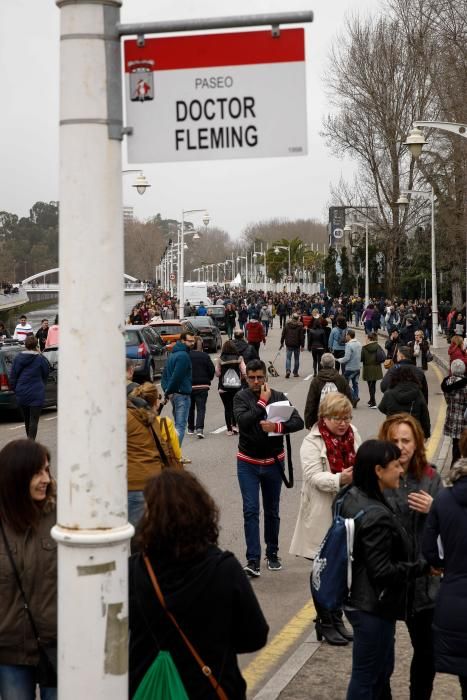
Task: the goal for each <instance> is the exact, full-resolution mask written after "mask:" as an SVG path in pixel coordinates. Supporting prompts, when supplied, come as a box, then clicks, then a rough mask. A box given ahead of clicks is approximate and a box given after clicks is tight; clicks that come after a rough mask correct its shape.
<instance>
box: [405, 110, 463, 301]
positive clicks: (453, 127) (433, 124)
mask: <svg viewBox="0 0 467 700" xmlns="http://www.w3.org/2000/svg"><path fill="white" fill-rule="evenodd" d="M420 127H426V128H428V129H439V130H440V131H447V132H449V133H451V134H457V135H458V136H462V137H463V138H464V139H465V138H467V124H459V123H458V122H438V121H414V122H413V124H412V129H411V130H410V132H409V135H408V137H407V141H406V142H405V145H406V146H407V147H408V149H409V150H410V152H411V154H412V157H413V158H414V159H415V160H417V159H418V158H419V157H420V155H421V153H422V150H423V146H424V145H425V143H426V141H425V140H424V138H423V134H422V132H421V131H420ZM420 136H421V138H420ZM432 189H433V187H432ZM432 230H433V228H432ZM465 236H466V239H465V244H466V246H465V299H466V303H467V228H466V232H465Z"/></svg>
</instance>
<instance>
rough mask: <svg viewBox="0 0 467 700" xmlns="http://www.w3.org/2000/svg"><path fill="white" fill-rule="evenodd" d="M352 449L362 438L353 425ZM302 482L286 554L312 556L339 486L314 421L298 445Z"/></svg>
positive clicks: (329, 517) (326, 524)
mask: <svg viewBox="0 0 467 700" xmlns="http://www.w3.org/2000/svg"><path fill="white" fill-rule="evenodd" d="M351 427H352V430H353V432H354V437H355V451H357V449H358V448H359V446H360V444H361V442H362V440H361V437H360V435H359V434H358V432H357V429H356V427H355V426H354V425H352V426H351ZM300 460H301V463H302V471H303V481H302V491H301V494H300V510H299V511H298V517H297V522H296V524H295V532H294V534H293V537H292V543H291V545H290V550H289V551H290V553H291V554H296V555H297V556H300V557H307V558H308V559H313V558H314V557H315V555H316V552H317V550H318V548H319V546H320V544H321V542H322V541H323V538H324V536H325V534H326V532H327V531H328V529H329V527H330V526H331V523H332V502H333V500H334V498H335V496H336V494H337V493H338V491H339V489H340V484H339V480H340V474H332V472H331V471H330V468H329V461H328V458H327V455H326V446H325V444H324V440H323V438H322V437H321V433H320V432H319V429H318V424H317V423H315V424H314V426H313V427H312V428H311V430H310V432H309V433H308V435H307V436H306V437H305V439H304V440H303V443H302V446H301V448H300Z"/></svg>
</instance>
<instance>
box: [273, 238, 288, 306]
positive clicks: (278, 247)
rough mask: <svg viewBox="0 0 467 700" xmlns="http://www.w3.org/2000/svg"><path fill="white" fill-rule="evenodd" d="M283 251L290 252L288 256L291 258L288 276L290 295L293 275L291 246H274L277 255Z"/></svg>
mask: <svg viewBox="0 0 467 700" xmlns="http://www.w3.org/2000/svg"><path fill="white" fill-rule="evenodd" d="M281 250H287V251H288V256H289V267H288V274H287V282H288V284H289V294H290V285H291V283H292V273H291V271H290V270H291V268H290V245H275V246H274V252H275V254H276V255H278V254H279V251H281Z"/></svg>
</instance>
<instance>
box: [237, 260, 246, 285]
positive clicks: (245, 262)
mask: <svg viewBox="0 0 467 700" xmlns="http://www.w3.org/2000/svg"><path fill="white" fill-rule="evenodd" d="M240 260H244V261H245V289H248V252H247V254H246V255H237V262H240ZM240 269H241V266H240Z"/></svg>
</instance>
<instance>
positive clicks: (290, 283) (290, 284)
mask: <svg viewBox="0 0 467 700" xmlns="http://www.w3.org/2000/svg"><path fill="white" fill-rule="evenodd" d="M287 250H288V251H289V294H290V292H291V288H292V282H291V281H290V278H291V277H292V272H291V266H290V245H289V246H288V248H287Z"/></svg>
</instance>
